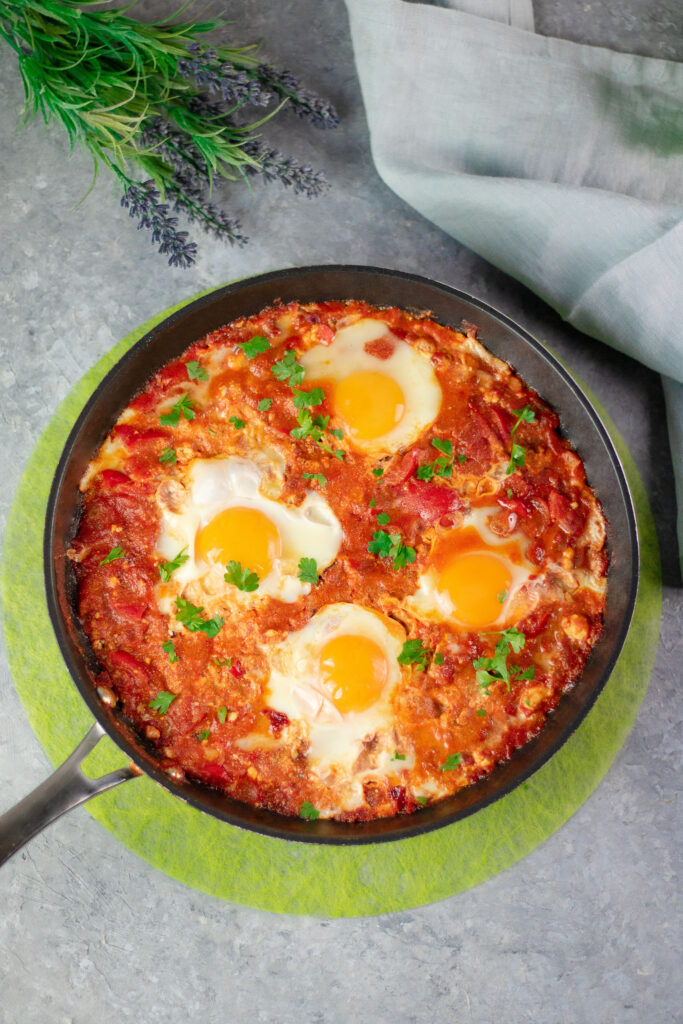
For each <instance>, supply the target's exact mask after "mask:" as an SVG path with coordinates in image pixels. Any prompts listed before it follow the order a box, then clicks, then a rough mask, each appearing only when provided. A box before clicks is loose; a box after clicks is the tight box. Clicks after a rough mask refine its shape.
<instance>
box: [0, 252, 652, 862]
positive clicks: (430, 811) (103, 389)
mask: <svg viewBox="0 0 683 1024" xmlns="http://www.w3.org/2000/svg"><path fill="white" fill-rule="evenodd" d="M276 299H282V301H283V302H288V301H291V300H294V299H298V300H300V301H302V302H309V301H320V300H325V299H365V300H367V301H368V302H370V303H372V304H374V305H378V306H383V305H387V306H394V305H396V306H402V307H405V308H408V309H415V310H429V311H431V313H432V315H433V316H434V318H435V319H436V320H438V321H439V322H441V323H443V324H447V325H449V326H451V327H454V328H459V327H460V326H461V325H462V321H463V320H468V321H470V322H472V323H476V324H477V325H478V326H479V327H480V329H481V330H480V335H479V337H480V339H481V341H482V342H483V343H484V344H485V345H486V347H487V348H488V349H490V350H491V351H492V352H493V353H494V354H495V355H497V356H499V357H500V358H501V359H504V360H505V361H507V362H509V363H510V364H511V365H512V366H513V367H514V368H515V369H516V370H517V371H518V373H520V374H521V376H522V377H523V378H524V380H525V381H526V382H527V383H528V384H529V385H530V386H531V387H533V388H535V389H536V390H537V391H538V393H539V394H540V395H541V396H542V397H543V398H544V399H545V400H546V401H547V402H549V403H550V404H551V405H552V406H553V407H554V408H555V409H556V411H557V412H558V413H559V415H560V419H561V425H562V429H563V431H564V433H565V434H566V436H567V437H568V438H570V439H571V441H572V443H573V444H574V446H575V448H576V449H577V451H578V452H579V454H580V456H581V457H582V459H583V460H584V463H585V466H586V473H587V477H588V481H589V483H590V484H591V485H592V487H593V488H594V489H595V491H596V493H597V495H598V497H599V499H600V501H601V502H602V505H603V508H604V511H605V514H606V517H607V520H608V524H609V525H608V547H609V553H610V569H609V586H608V591H607V607H606V611H605V629H604V633H603V636H602V637H601V639H600V641H599V643H598V644H597V645H596V646H595V648H594V649H593V651H592V653H591V655H590V658H589V659H588V662H587V664H586V667H585V670H584V673H583V675H582V677H581V679H580V680H579V681H578V683H577V684H576V686H575V687H574V688H573V689H572V690H571V691H570V692H569V693H567V694H566V695H565V696H563V697H562V700H561V701H560V703H559V705H558V707H557V709H556V710H555V712H554V714H553V715H551V716H550V718H549V720H548V722H547V724H546V726H545V727H544V729H543V730H542V731H541V733H539V735H538V736H537V737H535V738H534V739H533V740H532V741H531V742H529V743H527V744H526V746H524V747H523V748H521V749H520V750H518V751H517V752H516V753H515V755H514V756H513V757H512V758H511V759H510V760H509V761H508V762H506V763H505V764H503V765H500V766H499V767H498V768H496V770H495V771H493V772H492V773H491V774H490V775H488V776H487V777H486V778H485V779H482V780H481V781H480V782H478V783H476V784H475V785H472V786H469V787H468V788H466V789H464V790H461V791H460V792H459V793H456V794H455V795H454V796H452V797H449V798H448V799H446V800H443V801H441V802H440V803H438V804H435V805H434V806H432V807H428V808H426V809H425V810H423V811H420V812H418V813H416V814H412V815H401V816H397V817H395V818H388V819H382V820H379V821H372V822H367V823H362V824H346V823H342V822H334V821H320V820H319V821H317V822H305V821H302V820H300V819H296V818H294V819H290V818H284V817H281V816H279V815H277V814H274V813H272V812H269V811H263V810H259V809H257V808H254V807H249V806H246V805H245V804H242V803H239V802H237V801H235V800H232V799H230V798H229V797H226V796H225V795H223V794H222V793H220V792H218V791H217V790H213V789H211V788H209V787H207V786H204V785H201V784H198V783H193V782H189V781H187V780H180V779H174V778H173V777H172V774H171V775H168V774H166V773H165V772H163V771H162V770H161V769H160V767H159V763H158V761H157V759H156V757H155V754H154V751H153V749H152V748H151V747H150V746H149V745H148V744H146V743H145V742H144V740H142V739H141V737H140V736H139V735H138V734H137V732H136V731H135V729H134V728H133V726H132V725H131V724H130V723H129V722H128V721H127V720H126V719H125V718H124V717H123V715H122V714H121V712H120V711H119V710H118V709H117V708H116V707H113V708H112V707H108V706H107V705H106V704H104V703H103V701H102V700H101V699H100V697H99V696H98V693H97V690H96V688H95V686H94V684H93V675H94V673H95V672H96V671H97V660H96V658H95V657H94V655H93V652H92V650H91V649H90V645H89V643H88V640H87V638H86V637H85V635H84V634H83V632H82V629H81V626H80V623H79V621H78V618H77V616H76V613H75V608H76V590H75V582H74V577H73V570H72V567H71V563H70V561H69V559H68V558H67V557H66V555H65V552H66V550H67V548H68V547H69V546H70V543H71V540H72V539H73V537H74V534H75V532H76V528H77V525H78V518H79V509H80V494H79V490H78V482H79V480H80V478H81V476H82V474H83V472H84V470H85V467H86V466H87V464H88V462H89V461H90V459H91V458H92V457H93V456H94V454H95V453H96V451H97V450H98V448H99V446H100V445H101V444H102V442H103V441H104V439H105V438H106V436H107V434H108V433H109V431H110V429H111V427H112V426H113V424H114V422H115V421H116V419H117V418H118V415H119V413H120V412H121V411H122V410H123V409H124V408H125V407H126V406H127V405H128V403H129V401H130V399H131V398H132V397H133V395H134V394H136V392H138V391H139V390H140V389H141V388H142V386H143V384H144V383H145V382H146V381H147V380H148V379H149V378H150V377H151V376H152V374H154V373H155V371H156V370H158V369H159V368H160V367H161V366H163V365H164V364H165V363H167V362H168V361H169V360H171V359H174V358H176V357H177V356H179V355H180V354H181V353H182V352H183V351H184V350H185V349H186V348H187V347H188V346H189V345H190V344H192V342H194V341H196V340H197V339H199V338H201V337H203V336H204V335H205V334H207V333H208V332H209V331H213V330H214V329H216V328H218V327H221V326H222V325H223V324H226V323H229V322H230V321H231V320H234V319H236V318H237V317H241V316H250V315H252V314H254V313H257V312H259V311H260V310H261V309H263V308H264V307H265V306H268V305H270V304H271V303H273V302H274V301H275V300H276ZM44 557H45V585H46V590H47V603H48V607H49V611H50V616H51V619H52V623H53V626H54V630H55V634H56V636H57V640H58V643H59V646H60V649H61V652H62V655H63V657H64V660H65V662H66V664H67V666H68V669H69V672H70V673H71V676H72V678H73V680H74V682H75V684H76V686H77V687H78V689H79V691H80V693H81V696H82V697H83V699H84V701H85V702H86V704H87V705H88V707H89V708H90V710H91V711H92V713H93V715H94V717H95V719H96V722H97V724H96V725H94V726H93V729H92V730H91V731H90V733H88V735H87V736H86V738H85V739H84V740H83V742H82V743H81V744H80V746H79V747H78V748H77V750H76V751H74V753H73V754H72V755H71V757H70V758H69V759H68V761H66V762H65V763H64V765H62V767H61V768H59V769H58V770H57V772H56V773H55V774H54V775H53V776H51V778H49V779H48V780H47V781H46V782H44V783H43V784H42V785H41V786H39V787H38V789H37V790H35V791H34V792H33V793H32V794H30V795H29V796H28V797H26V799H25V800H24V801H22V803H21V804H19V805H18V806H17V807H16V808H14V809H13V810H12V811H9V812H8V813H7V814H6V815H4V816H3V818H1V819H0V862H1V861H2V860H3V859H6V858H7V857H9V856H11V854H12V853H13V852H14V851H15V850H16V849H18V848H19V846H21V845H22V844H23V843H24V842H26V841H27V839H29V838H31V836H32V835H34V834H35V833H36V832H37V831H39V830H40V829H41V828H43V827H44V826H45V825H46V824H48V823H49V822H50V821H52V820H54V819H55V818H56V817H58V816H59V815H60V814H62V813H64V812H65V811H66V810H69V809H70V808H71V807H73V806H76V805H77V804H79V803H83V802H84V801H85V800H87V799H89V798H90V797H91V796H94V795H96V793H98V792H101V791H102V790H104V789H108V788H110V787H111V786H114V785H118V784H119V783H120V782H123V781H125V780H126V779H129V778H132V777H133V776H134V775H135V774H139V772H137V771H135V769H134V768H133V767H131V768H123V769H120V770H119V771H118V772H113V773H112V774H110V775H108V776H105V777H104V778H103V779H99V780H92V779H87V778H86V777H85V776H84V775H83V774H82V773H81V771H80V767H79V766H80V762H81V761H82V759H83V757H84V756H85V754H86V753H87V752H88V751H89V750H90V749H91V748H92V747H93V746H94V745H95V743H96V742H97V741H98V739H99V738H100V737H101V736H102V735H104V733H105V732H106V733H108V734H109V735H110V736H111V738H112V739H113V740H114V742H115V743H116V744H117V745H118V746H119V747H120V748H121V749H122V750H123V751H124V752H125V753H126V754H127V755H128V757H129V758H130V759H131V761H132V762H133V764H134V765H137V766H139V768H140V769H142V771H143V772H144V773H146V774H147V775H149V776H151V777H152V778H153V779H154V780H155V781H156V782H158V783H159V784H160V785H162V786H164V787H165V788H166V789H168V790H170V791H171V792H172V793H174V794H175V795H176V796H178V797H180V798H181V799H182V800H186V801H187V802H188V803H190V804H192V806H193V807H197V808H199V809H200V810H202V811H206V812H207V813H209V814H213V815H214V816H215V817H217V818H220V819H222V820H223V821H226V822H229V823H230V824H231V825H239V826H240V827H242V828H247V829H251V830H253V831H255V832H260V833H262V834H264V835H268V836H274V837H278V838H280V839H293V840H298V841H301V842H314V843H336V844H355V843H370V842H382V841H387V840H396V839H403V838H406V837H409V836H414V835H419V834H420V833H422V832H427V831H430V830H431V829H435V828H439V827H441V826H442V825H448V824H450V823H452V822H454V821H458V820H459V819H460V818H464V817H466V816H467V815H468V814H472V813H473V812H474V811H477V810H479V809H480V808H482V807H486V806H487V805H488V804H490V803H492V802H493V801H494V800H497V799H498V798H499V797H501V796H503V795H504V794H505V793H508V792H510V790H511V789H513V788H514V787H515V786H517V785H519V783H520V782H522V781H523V780H524V779H526V778H527V777H528V776H529V775H531V774H532V773H533V772H535V771H536V770H537V769H538V768H539V767H540V766H541V765H542V764H543V763H544V762H545V761H547V760H548V758H549V757H551V756H552V755H553V754H554V753H555V752H556V751H557V750H558V748H559V747H561V746H562V744H563V743H564V742H565V740H566V739H567V738H568V736H570V734H571V733H572V732H573V731H574V730H575V729H576V728H577V726H578V725H579V723H580V722H581V721H582V719H583V718H584V716H585V715H586V713H587V712H588V710H589V709H590V708H591V706H592V705H593V703H594V702H595V700H596V698H597V696H598V694H599V693H600V691H601V690H602V688H603V686H604V685H605V682H606V681H607V679H608V677H609V675H610V673H611V671H612V669H613V668H614V665H615V662H616V660H617V657H618V655H619V652H620V650H621V647H622V645H623V642H624V639H625V637H626V632H627V629H628V625H629V622H630V619H631V615H632V612H633V606H634V603H635V597H636V590H637V582H638V541H637V535H636V528H635V516H634V512H633V507H632V503H631V498H630V495H629V492H628V488H627V485H626V481H625V479H624V474H623V471H622V468H621V466H620V464H619V459H618V457H617V454H616V452H615V451H614V448H613V447H612V444H611V442H610V439H609V437H608V435H607V432H606V430H605V428H604V427H603V425H602V423H601V422H600V419H599V417H598V415H597V414H596V412H595V410H594V409H593V408H592V406H591V404H590V402H589V401H588V399H587V398H586V397H585V395H583V394H582V392H581V390H580V389H579V387H578V386H577V385H576V384H575V383H574V381H573V380H572V378H571V377H570V376H569V374H568V373H567V372H566V371H565V370H564V369H563V367H562V366H561V365H560V364H559V363H558V362H557V361H556V360H555V359H554V358H553V356H551V355H550V354H549V353H548V352H547V351H546V350H545V349H544V348H543V346H542V345H540V344H539V342H538V341H536V340H535V339H534V338H532V337H531V335H529V334H527V333H526V331H524V330H523V329H522V328H521V327H518V326H517V325H516V324H514V323H513V322H512V321H511V320H509V319H508V318H507V317H505V316H503V315H501V314H500V313H497V312H495V311H494V310H493V309H491V307H490V306H487V305H486V304H485V303H483V302H480V301H479V300H477V299H473V298H471V297H470V296H468V295H465V294H464V293H463V292H459V291H457V290H456V289H454V288H449V287H448V286H446V285H443V284H437V283H435V282H432V281H428V280H426V279H424V278H421V277H417V276H415V275H413V274H403V273H398V272H396V271H390V270H381V269H375V268H372V267H354V266H334V265H331V266H318V267H302V268H298V269H294V270H283V271H277V272H275V273H271V274H264V275H262V276H260V277H255V278H251V279H249V280H245V281H241V282H239V283H237V284H232V285H228V286H226V287H224V288H219V289H218V290H216V291H214V292H212V293H211V294H209V295H206V296H204V297H203V298H200V299H197V300H196V301H195V302H193V303H191V304H190V305H189V306H186V307H184V308H183V309H181V310H180V311H179V312H177V313H174V314H173V315H172V316H170V317H169V318H168V319H167V320H164V322H163V323H161V324H159V326H157V327H155V328H153V330H151V331H150V332H149V333H148V334H147V335H146V336H145V337H144V338H142V340H141V341H139V342H138V343H137V344H136V345H135V346H134V347H133V348H132V349H131V350H130V351H129V352H128V353H127V354H126V355H125V356H124V357H123V358H122V359H121V360H120V362H119V363H118V364H117V365H116V366H115V367H114V368H113V370H111V371H110V373H108V374H107V376H106V377H105V378H104V380H103V381H102V383H101V384H100V385H99V387H98V388H97V389H96V390H95V392H94V393H93V395H92V396H91V398H90V400H89V401H88V403H87V405H86V406H85V408H84V409H83V411H82V413H81V415H80V416H79V418H78V420H77V422H76V424H75V426H74V428H73V430H72V431H71V434H70V435H69V438H68V440H67V442H66V446H65V448H64V451H63V453H62V457H61V459H60V461H59V465H58V467H57V471H56V474H55V478H54V482H53V484H52V491H51V494H50V500H49V503H48V509H47V519H46V524H45V541H44Z"/></svg>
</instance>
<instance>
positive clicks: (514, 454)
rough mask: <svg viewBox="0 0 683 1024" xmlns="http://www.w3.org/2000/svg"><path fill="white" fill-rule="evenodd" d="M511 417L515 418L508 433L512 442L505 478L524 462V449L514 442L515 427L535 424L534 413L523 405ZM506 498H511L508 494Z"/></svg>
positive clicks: (527, 406) (529, 407)
mask: <svg viewBox="0 0 683 1024" xmlns="http://www.w3.org/2000/svg"><path fill="white" fill-rule="evenodd" d="M512 415H513V416H514V417H515V425H514V426H513V428H512V430H511V431H510V439H511V441H512V446H511V448H510V461H509V462H508V464H507V469H506V470H505V475H506V476H510V474H511V473H514V472H515V470H516V469H519V468H520V467H521V466H523V465H524V463H525V460H526V448H523V447H522V446H521V444H517V442H516V441H515V440H514V436H515V431H516V430H517V427H518V426H519V425H520V423H535V422H536V413H535V412H534V411H533V409H532V408H531V406H530V405H525V406H524V408H523V409H515V410H514V411H513V413H512ZM508 497H511V495H510V494H508Z"/></svg>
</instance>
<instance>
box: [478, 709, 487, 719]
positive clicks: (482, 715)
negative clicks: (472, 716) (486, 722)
mask: <svg viewBox="0 0 683 1024" xmlns="http://www.w3.org/2000/svg"><path fill="white" fill-rule="evenodd" d="M477 714H478V715H479V717H480V718H486V712H485V711H484V709H483V708H479V710H478V711H477Z"/></svg>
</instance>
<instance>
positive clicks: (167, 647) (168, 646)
mask: <svg viewBox="0 0 683 1024" xmlns="http://www.w3.org/2000/svg"><path fill="white" fill-rule="evenodd" d="M161 649H162V651H164V652H165V653H166V654H168V660H169V661H170V662H171V664H173V662H174V661H180V658H179V657H178V655H177V654H176V649H175V647H174V646H173V641H172V640H167V641H166V643H165V644H162V645H161Z"/></svg>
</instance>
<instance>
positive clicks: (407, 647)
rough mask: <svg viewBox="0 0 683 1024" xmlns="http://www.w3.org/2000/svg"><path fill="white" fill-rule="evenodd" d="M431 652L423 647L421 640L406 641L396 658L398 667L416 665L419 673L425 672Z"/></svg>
mask: <svg viewBox="0 0 683 1024" xmlns="http://www.w3.org/2000/svg"><path fill="white" fill-rule="evenodd" d="M431 657H432V652H431V651H430V649H429V648H428V647H425V646H424V645H423V643H422V640H420V639H419V638H418V639H416V640H406V642H405V643H404V644H403V648H402V649H401V653H400V654H399V656H398V663H399V665H417V667H418V668H419V669H420V671H421V672H426V671H427V666H428V665H429V662H430V661H431Z"/></svg>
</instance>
